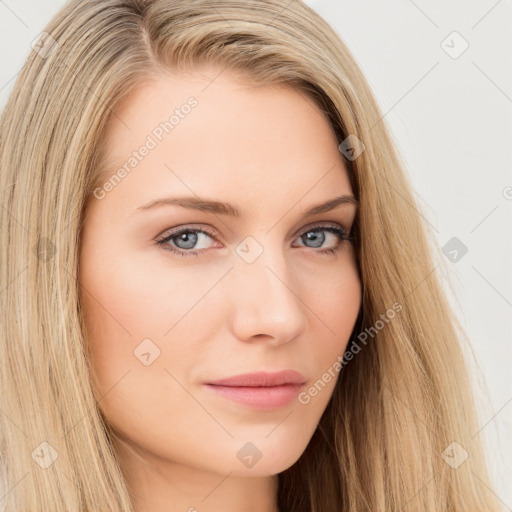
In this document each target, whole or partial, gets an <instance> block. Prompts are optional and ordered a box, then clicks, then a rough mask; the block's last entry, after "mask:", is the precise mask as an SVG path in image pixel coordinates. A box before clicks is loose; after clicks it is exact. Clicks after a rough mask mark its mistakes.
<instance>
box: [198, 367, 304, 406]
mask: <svg viewBox="0 0 512 512" xmlns="http://www.w3.org/2000/svg"><path fill="white" fill-rule="evenodd" d="M305 382H306V378H305V377H304V376H303V375H301V374H300V373H298V372H296V371H294V370H283V371H280V372H276V373H267V372H257V373H248V374H244V375H235V376H234V377H229V378H226V379H220V380H216V381H212V382H205V384H204V385H205V386H206V388H208V389H211V390H212V391H214V392H215V393H217V394H218V395H220V396H222V397H224V398H227V399H230V400H233V401H235V402H238V403H241V404H245V405H248V406H249V407H252V408H255V409H262V410H264V409H267V410H268V409H275V408H278V407H283V406H285V405H287V404H289V403H290V402H291V401H292V400H293V399H294V398H296V397H297V394H298V393H299V391H300V388H301V387H302V385H303V384H304V383H305Z"/></svg>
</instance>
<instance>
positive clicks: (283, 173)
mask: <svg viewBox="0 0 512 512" xmlns="http://www.w3.org/2000/svg"><path fill="white" fill-rule="evenodd" d="M219 73H220V74H219ZM103 166H104V167H105V168H106V172H105V179H107V180H108V179H109V177H112V176H114V175H115V174H116V172H117V173H118V174H119V172H118V171H119V170H120V169H124V171H125V172H121V174H122V175H123V176H124V178H123V179H122V182H121V183H119V184H118V185H116V188H117V189H119V190H121V189H122V191H123V193H122V195H123V197H124V198H130V199H131V200H135V198H137V199H139V200H138V203H139V204H141V201H142V200H144V199H147V200H151V199H154V198H155V196H156V195H159V196H161V195H162V193H164V192H173V193H174V192H178V193H187V195H190V194H191V193H195V194H198V195H211V196H216V197H221V196H222V197H225V196H226V194H228V195H229V194H230V191H231V193H232V194H231V199H232V200H233V201H236V199H237V197H238V198H240V199H241V200H243V199H246V200H250V199H251V198H253V199H258V198H261V197H265V198H266V200H267V201H270V200H271V199H272V196H275V198H276V199H279V197H281V198H283V194H285V195H286V197H288V198H290V199H293V198H294V199H296V200H298V199H299V198H300V197H301V196H303V195H304V194H306V193H310V192H311V194H312V201H313V200H314V196H316V197H320V198H324V197H325V194H326V193H330V192H334V191H333V190H332V189H333V188H335V189H336V190H338V191H340V192H344V193H349V192H350V191H351V189H350V184H349V180H348V175H347V172H346V168H345V165H344V162H343V158H342V156H341V154H340V152H339V150H338V145H337V141H336V137H335V135H334V132H333V130H332V127H331V126H330V124H329V122H328V120H327V117H326V115H325V113H323V112H322V111H321V110H320V109H319V108H318V106H317V105H316V103H315V102H314V101H313V99H312V98H310V97H309V96H307V95H306V94H305V93H304V92H302V91H298V90H296V89H293V88H291V87H288V86H286V85H263V86H261V85H259V86H255V85H253V84H251V83H250V82H248V81H247V80H241V79H240V77H239V76H238V75H236V74H234V73H232V72H231V71H229V70H224V71H222V72H220V71H219V70H217V69H213V70H210V69H206V70H201V71H200V72H197V73H191V74H187V75H173V76H171V75H165V76H164V75H162V76H161V77H158V78H157V79H155V80H154V81H151V82H146V83H144V84H142V85H140V86H139V87H138V88H137V89H135V90H133V91H132V92H131V93H130V94H129V95H128V96H127V97H125V98H124V100H123V101H122V102H121V103H120V104H119V105H118V106H117V108H116V109H115V111H114V113H113V115H112V117H111V121H110V124H109V127H108V130H107V133H106V138H105V145H104V153H103ZM117 181H119V180H117ZM119 190H117V191H115V192H117V195H119ZM331 196H332V193H331ZM226 199H227V198H226Z"/></svg>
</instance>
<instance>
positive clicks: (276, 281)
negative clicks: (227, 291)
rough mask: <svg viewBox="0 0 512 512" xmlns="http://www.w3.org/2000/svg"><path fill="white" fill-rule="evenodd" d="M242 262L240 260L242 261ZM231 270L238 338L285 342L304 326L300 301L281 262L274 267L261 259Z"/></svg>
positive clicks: (234, 324) (302, 305) (291, 277)
mask: <svg viewBox="0 0 512 512" xmlns="http://www.w3.org/2000/svg"><path fill="white" fill-rule="evenodd" d="M242 263H243V262H242ZM240 267H241V268H238V269H235V270H234V272H233V274H234V276H233V279H234V282H233V283H232V285H233V287H232V289H231V290H232V293H233V295H232V300H233V311H234V315H233V320H232V328H233V331H234V334H235V335H236V336H237V338H238V339H240V340H245V341H257V340H267V341H268V342H269V343H272V344H273V345H279V344H284V343H288V342H289V341H291V340H293V339H294V338H296V337H297V336H298V335H299V334H300V333H301V332H303V331H304V330H305V329H306V328H307V324H308V321H307V316H306V314H305V311H304V304H303V302H302V301H301V300H300V298H299V297H298V295H297V293H296V292H295V291H294V289H293V287H294V279H293V276H291V275H290V272H287V271H286V268H285V266H284V265H280V266H279V267H278V268H277V269H274V268H272V267H270V266H269V265H267V263H266V262H265V261H264V259H263V258H262V259H261V260H260V261H258V260H257V261H255V262H254V263H252V264H251V265H246V264H244V265H241V266H240Z"/></svg>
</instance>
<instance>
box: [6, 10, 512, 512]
mask: <svg viewBox="0 0 512 512" xmlns="http://www.w3.org/2000/svg"><path fill="white" fill-rule="evenodd" d="M289 1H290V0H283V7H284V6H286V4H288V3H289ZM292 1H294V0H292ZM63 3H64V2H63V1H58V0H44V1H43V0H31V1H29V0H16V1H15V0H0V57H1V67H0V108H3V106H4V105H5V102H6V100H7V97H8V95H9V92H10V91H11V89H12V86H13V84H14V80H15V78H16V76H17V74H18V72H19V70H20V67H21V65H22V63H23V61H24V59H25V58H26V56H27V55H28V53H29V52H30V51H31V47H30V45H31V42H32V41H33V40H34V38H36V36H37V35H38V34H39V33H40V32H41V31H42V30H43V28H44V26H45V24H46V22H47V21H48V20H49V19H50V17H51V16H52V15H53V14H54V13H55V11H56V10H57V9H58V8H59V7H60V6H61V5H63ZM307 3H308V4H309V5H311V6H312V7H314V8H315V9H316V10H317V11H318V12H319V13H320V14H321V15H322V16H323V17H324V18H325V19H326V20H327V21H328V22H329V23H330V24H331V25H332V26H333V27H334V28H335V30H336V31H337V32H338V33H339V34H340V36H341V37H342V39H343V40H344V41H345V43H346V44H347V46H348V47H349V49H350V50H351V51H352V52H353V54H354V56H355V57H356V59H357V61H358V63H359V65H360V66H361V68H362V70H363V72H364V74H365V76H366V78H367V79H368V81H369V83H370V86H371V87H372V88H373V91H374V94H375V95H376V97H377V101H378V102H379V105H380V107H381V110H382V112H383V113H385V120H386V122H387V123H388V125H389V126H390V128H391V130H392V133H393V136H394V138H395V140H396V143H397V146H398V148H399V151H400V153H401V155H402V156H403V158H404V160H405V162H406V164H407V171H408V173H409V175H410V178H411V181H412V183H413V186H414V187H415V190H416V192H417V197H418V201H419V204H420V208H422V209H423V211H422V212H414V210H412V209H411V215H420V214H421V215H422V216H423V218H424V221H425V224H426V225H427V226H429V227H430V228H431V229H432V230H433V231H434V232H435V235H436V238H437V241H438V244H439V246H440V247H443V246H444V245H445V244H446V243H447V242H448V240H450V239H451V238H452V237H457V238H458V239H459V240H460V241H461V242H463V243H464V244H465V245H466V246H467V247H468V252H467V254H465V255H464V256H463V257H462V258H461V259H459V260H458V261H457V262H456V263H453V262H450V261H449V260H448V259H446V263H447V265H448V267H449V272H450V276H451V277H450V281H451V282H452V286H454V289H455V292H454V294H451V292H450V289H448V288H447V292H448V293H449V296H450V299H451V301H452V303H453V306H454V308H455V310H456V312H457V314H458V316H459V317H460V319H461V320H462V322H463V325H464V326H465V328H466V329H467V332H468V333H469V335H470V337H471V340H472V345H473V348H474V353H475V355H476V357H477V360H478V364H479V365H480V368H481V371H482V372H483V375H484V378H485V380H486V382H487V385H488V388H489V392H490V397H488V398H486V397H485V395H482V396H479V398H478V399H479V400H480V401H481V404H480V406H479V413H480V416H481V417H480V427H481V435H482V436H484V439H485V440H486V446H487V448H486V452H487V456H488V458H489V460H490V463H491V467H492V471H493V474H494V479H495V481H496V484H497V494H498V495H499V498H500V499H501V500H502V502H503V505H504V510H505V509H506V510H512V489H511V487H512V483H511V482H512V463H511V462H510V461H511V460H512V457H511V455H512V382H511V378H510V368H511V363H512V344H511V339H512V336H511V334H512V328H511V327H512V326H511V319H512V277H511V262H512V254H511V239H512V236H511V235H512V230H511V219H512V174H511V171H510V169H511V161H512V158H511V135H512V129H511V128H512V126H511V125H512V123H511V110H512V80H511V74H512V73H511V70H512V67H511V52H510V50H511V48H512V41H511V34H512V31H511V28H512V27H511V24H512V23H511V21H512V16H511V11H512V0H498V1H495V0H494V1H484V0H479V1H475V0H471V1H468V0H464V1H455V0H450V1H446V0H435V1H434V0H429V1H427V0H421V1H420V0H416V1H413V0H386V1H378V0H372V1H370V0H343V1H340V0H308V1H307ZM453 31H457V32H458V33H459V34H460V35H461V36H462V37H463V38H464V39H465V40H466V41H467V43H468V44H469V47H468V49H467V50H466V51H465V52H464V53H462V54H461V55H460V56H459V57H458V58H452V57H451V56H450V55H449V54H448V53H446V51H445V48H446V49H447V50H449V48H448V46H451V47H452V49H451V50H449V51H451V52H455V51H457V50H458V49H459V48H461V42H460V41H458V40H457V39H454V36H453V35H451V36H450V34H452V32H453ZM448 36H450V37H448ZM447 37H448V39H446V38H447ZM443 41H445V42H444V43H443ZM437 271H439V272H441V266H440V267H438V270H437ZM443 275H444V274H443ZM446 282H447V283H448V281H446ZM447 286H448V284H447ZM475 380H476V377H475ZM475 434H476V433H475Z"/></svg>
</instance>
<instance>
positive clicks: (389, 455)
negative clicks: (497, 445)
mask: <svg viewBox="0 0 512 512" xmlns="http://www.w3.org/2000/svg"><path fill="white" fill-rule="evenodd" d="M0 130H1V131H0V144H1V159H2V160H1V169H0V170H1V172H0V188H1V190H2V199H3V200H2V207H3V208H2V210H1V212H0V215H1V229H0V232H1V233H2V244H1V250H2V260H1V285H2V290H3V293H2V308H1V315H2V321H1V329H2V331H1V332H2V335H1V338H0V350H1V353H0V365H1V379H2V380H1V387H2V393H1V398H0V408H1V411H2V413H3V414H2V415H0V418H1V419H0V421H1V423H0V426H1V436H2V437H1V440H2V444H1V445H2V478H3V489H4V494H5V496H4V499H3V500H2V507H3V510H9V511H12V510H52V511H60V510H62V511H64V510H66V511H79V510H80V511H93V510H94V511H96V510H101V511H112V512H114V511H116V512H117V511H120V510H122V511H135V512H141V511H145V510H151V511H155V512H159V511H161V510H162V511H163V510H166V511H175V510H176V511H177V510H190V511H192V510H203V511H215V510H224V511H231V510H251V511H254V512H258V511H269V510H272V511H280V512H285V511H293V512H297V511H308V512H312V511H319V510H323V511H333V512H334V511H342V510H343V511H354V512H359V511H378V510H381V511H384V510H386V511H388V510H393V511H394V510H421V511H428V512H439V511H441V510H445V511H448V510H449V511H460V512H462V511H468V510H471V511H494V510H498V505H497V503H496V501H495V498H494V495H493V493H492V491H491V487H492V486H491V485H490V483H489V480H488V476H487V470H486V467H485V460H484V457H483V453H482V447H481V440H480V439H479V437H478V436H475V432H477V431H478V425H477V419H476V413H475V408H474V403H473V397H472V394H471V384H470V380H469V377H468V374H467V370H466V367H465V365H464V359H463V355H462V350H461V345H460V341H462V337H461V336H460V335H459V328H458V326H457V323H456V320H455V317H454V316H453V314H452V312H451V310H450V308H449V305H448V303H447V301H446V299H445V297H444V295H443V293H442V290H441V286H440V283H439V281H438V277H437V275H436V273H435V272H434V270H435V265H434V263H433V257H432V256H431V255H430V253H429V251H430V246H429V244H428V240H427V234H426V232H425V230H424V225H423V224H422V223H421V221H420V218H419V216H418V215H417V214H416V213H415V208H417V207H416V206H415V201H414V198H413V195H412V192H411V188H410V186H409V184H408V183H407V180H406V178H405V175H404V172H403V169H402V164H401V162H400V161H399V159H398V156H397V154H396V152H395V149H394V147H393V145H392V142H391V139H390V136H389V134H388V131H387V128H386V126H385V124H384V121H383V119H382V114H381V113H380V111H379V109H378V107H377V105H376V102H375V100H374V98H373V96H372V94H371V91H370V89H369V87H368V85H367V83H366V81H365V79H364V77H363V75H362V73H361V71H360V70H359V69H358V67H357V65H356V63H355V62H354V59H353V57H352V56H351V54H350V53H349V51H348V50H347V48H346V47H345V45H344V44H343V43H342V41H341V40H340V39H339V37H338V36H337V35H336V33H335V32H334V31H333V30H332V29H331V28H330V27H329V25H328V24H327V23H326V22H325V21H324V20H322V19H321V18H320V17H319V16H318V15H317V14H316V13H315V12H314V11H313V10H311V9H310V8H308V7H307V6H306V5H304V4H302V3H301V2H299V1H295V2H290V3H289V4H287V5H283V4H282V2H279V1H278V0H258V1H255V2H245V1H242V0H225V1H222V2H217V3H216V2H210V1H206V0H192V1H186V2H180V1H175V0H156V1H146V2H144V1H135V0H102V1H101V2H96V1H84V2H69V3H68V4H66V5H65V6H64V7H63V8H62V10H61V11H60V12H59V13H58V14H57V15H56V16H55V17H54V19H53V20H52V21H51V22H50V24H49V25H48V27H47V28H46V30H45V33H44V34H43V35H42V36H41V38H40V39H39V40H38V41H37V42H36V43H35V44H34V52H33V53H32V54H31V55H30V56H29V58H28V60H27V63H26V65H25V67H24V68H23V70H22V73H21V75H20V77H19V79H18V81H17V83H16V86H15V88H14V91H13V93H12V96H11V98H10V100H9V102H8V104H7V107H6V109H5V111H4V113H3V116H2V120H1V127H0ZM27 249H28V250H27ZM459 338H461V340H460V341H459Z"/></svg>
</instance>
